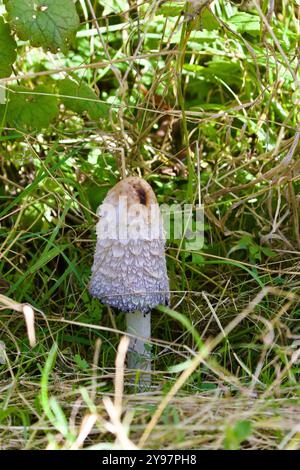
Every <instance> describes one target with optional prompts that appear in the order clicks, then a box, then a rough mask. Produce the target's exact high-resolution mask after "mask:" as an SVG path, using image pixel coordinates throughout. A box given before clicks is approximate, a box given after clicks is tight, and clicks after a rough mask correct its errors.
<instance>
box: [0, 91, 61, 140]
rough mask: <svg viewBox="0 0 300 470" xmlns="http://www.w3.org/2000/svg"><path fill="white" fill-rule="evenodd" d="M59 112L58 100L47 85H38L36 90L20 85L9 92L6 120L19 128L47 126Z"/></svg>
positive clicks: (24, 129)
mask: <svg viewBox="0 0 300 470" xmlns="http://www.w3.org/2000/svg"><path fill="white" fill-rule="evenodd" d="M3 106H4V105H3ZM58 112H59V107H58V100H57V98H56V97H55V96H53V95H52V94H51V90H49V89H48V88H46V87H45V86H42V85H40V86H37V87H36V88H35V89H34V90H31V89H30V88H25V87H21V86H19V87H14V88H11V91H10V92H9V96H8V103H7V110H6V121H7V123H8V124H9V125H10V126H11V127H15V128H16V129H18V130H21V131H36V130H40V129H43V128H47V127H48V126H49V124H50V123H51V121H52V120H53V119H54V118H55V117H56V116H57V115H58Z"/></svg>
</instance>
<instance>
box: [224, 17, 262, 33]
mask: <svg viewBox="0 0 300 470" xmlns="http://www.w3.org/2000/svg"><path fill="white" fill-rule="evenodd" d="M227 23H228V25H229V26H230V27H231V28H232V29H234V30H235V31H237V32H238V33H248V34H251V36H258V35H259V34H260V18H259V16H257V15H251V14H250V13H237V14H236V15H234V16H232V17H231V18H230V19H229V20H228V22H227Z"/></svg>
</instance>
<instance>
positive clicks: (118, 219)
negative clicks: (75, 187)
mask: <svg viewBox="0 0 300 470" xmlns="http://www.w3.org/2000/svg"><path fill="white" fill-rule="evenodd" d="M99 215H100V220H99V222H98V224H97V244H96V251H95V256H94V263H93V266H92V277H91V281H90V285H89V291H90V293H91V294H92V295H93V296H94V297H97V298H98V299H100V300H101V302H103V303H105V304H108V305H110V306H112V307H116V308H118V309H119V310H121V311H124V312H135V311H140V312H141V313H143V314H145V313H147V312H149V311H150V310H151V309H152V308H154V307H155V306H156V305H158V304H164V305H166V304H168V303H169V297H170V293H169V280H168V276H167V269H166V260H165V239H164V235H163V229H162V218H161V215H160V212H159V207H158V204H157V200H156V197H155V194H154V192H153V190H152V188H151V186H150V185H149V184H148V183H147V182H146V181H145V180H143V179H141V178H137V177H129V178H126V179H124V180H122V181H120V182H119V183H117V184H116V185H115V186H114V187H113V188H112V189H111V190H110V191H109V192H108V194H107V196H106V198H105V199H104V201H103V203H102V204H101V206H100V207H99ZM124 215H126V216H127V217H125V218H124Z"/></svg>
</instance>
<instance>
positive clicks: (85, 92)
mask: <svg viewBox="0 0 300 470" xmlns="http://www.w3.org/2000/svg"><path fill="white" fill-rule="evenodd" d="M59 93H60V95H61V101H62V102H63V103H64V105H65V106H66V108H69V109H71V110H72V111H74V112H75V113H78V114H84V113H87V114H88V115H89V117H90V118H91V119H94V120H95V121H97V120H98V119H101V118H106V117H107V116H108V109H109V108H108V106H107V104H105V103H101V102H100V101H99V98H98V96H97V95H96V93H95V92H94V91H93V90H92V89H91V88H90V87H89V86H88V85H87V84H86V83H84V82H82V81H81V82H80V83H77V82H76V81H75V80H71V79H70V78H65V79H64V80H61V81H60V83H59ZM68 97H69V98H68Z"/></svg>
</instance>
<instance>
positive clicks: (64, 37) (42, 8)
mask: <svg viewBox="0 0 300 470" xmlns="http://www.w3.org/2000/svg"><path fill="white" fill-rule="evenodd" d="M6 10H7V12H8V18H9V21H10V23H11V25H12V27H13V29H14V30H15V31H16V33H17V34H18V36H19V38H20V39H24V40H29V41H30V44H31V45H32V46H36V47H39V46H41V47H43V48H44V49H46V50H51V51H52V52H57V51H58V50H61V51H62V52H66V51H67V50H68V48H69V46H70V44H71V43H72V42H73V40H74V38H75V33H76V31H77V29H78V27H79V17H78V15H77V12H76V8H75V4H74V2H73V1H72V0H63V1H62V0H9V1H8V2H7V3H6Z"/></svg>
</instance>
